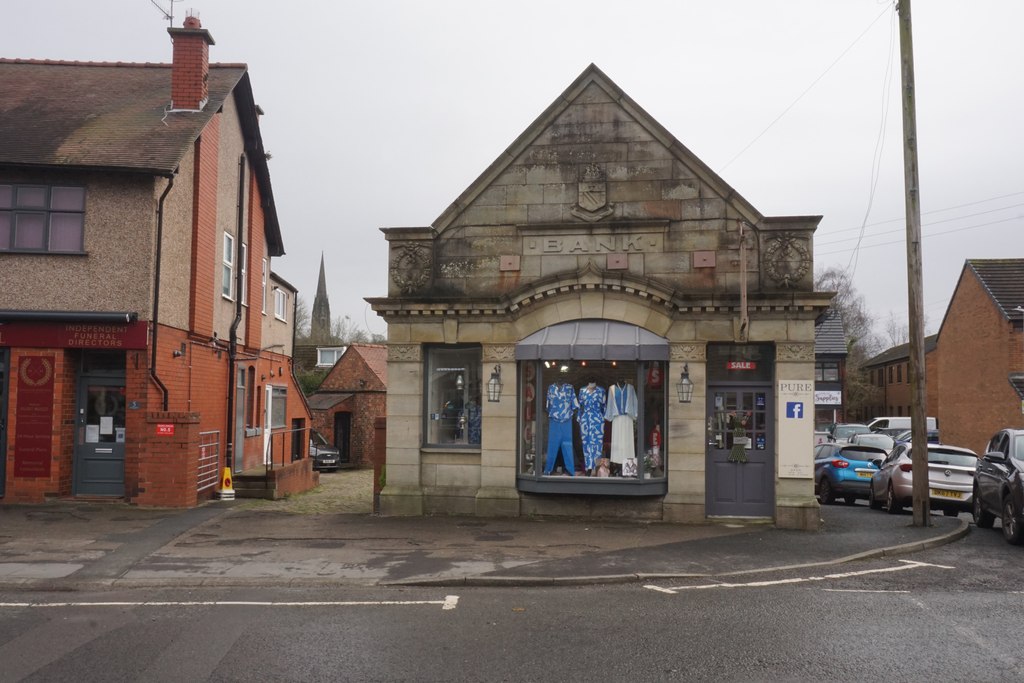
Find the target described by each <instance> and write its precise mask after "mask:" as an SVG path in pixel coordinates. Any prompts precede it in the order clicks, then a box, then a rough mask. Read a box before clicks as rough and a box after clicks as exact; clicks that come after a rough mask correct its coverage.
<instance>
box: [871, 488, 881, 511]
mask: <svg viewBox="0 0 1024 683" xmlns="http://www.w3.org/2000/svg"><path fill="white" fill-rule="evenodd" d="M868 507H869V508H871V509H872V510H881V509H882V501H880V500H878V499H877V498H875V489H874V487H873V486H869V487H868Z"/></svg>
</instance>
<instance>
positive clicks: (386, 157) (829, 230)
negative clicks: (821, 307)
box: [0, 0, 1024, 333]
mask: <svg viewBox="0 0 1024 683" xmlns="http://www.w3.org/2000/svg"><path fill="white" fill-rule="evenodd" d="M154 1H155V2H157V3H159V4H161V5H163V6H164V7H165V8H168V7H170V0H154ZM2 6H3V9H4V20H3V21H2V22H0V56H4V57H24V58H37V59H67V60H88V61H138V62H144V61H148V62H169V61H170V58H171V44H170V37H169V36H168V34H167V31H166V29H167V25H168V24H167V21H166V20H165V18H164V17H163V16H162V15H161V12H160V11H159V10H158V9H157V8H156V7H155V6H154V4H153V2H152V1H151V0H4V1H3V3H2ZM187 13H192V14H196V15H197V16H199V18H200V20H201V21H202V24H203V28H205V29H208V30H209V31H210V33H211V34H212V36H213V38H214V40H215V41H216V45H214V46H212V47H211V48H210V59H211V61H213V62H245V63H247V64H248V65H249V70H250V75H251V79H252V83H253V89H254V92H255V97H256V102H257V103H258V104H259V105H260V106H261V107H263V109H264V110H265V111H266V116H264V117H263V118H262V121H261V126H262V132H263V139H264V143H265V145H266V148H267V150H268V151H269V152H270V153H271V154H272V155H273V158H272V160H271V162H270V172H271V178H272V181H273V186H274V195H275V199H276V201H277V210H278V215H279V217H280V220H281V227H282V231H283V234H284V243H285V249H286V251H287V255H286V256H284V257H283V258H281V259H278V260H277V262H276V263H275V270H276V271H277V272H278V273H279V274H280V275H281V276H282V277H284V278H285V279H286V280H288V281H289V282H291V283H292V284H293V285H295V286H296V287H298V289H299V290H300V296H302V297H303V298H305V299H306V301H307V302H308V303H310V304H311V303H312V299H313V295H314V294H315V291H316V283H317V266H318V265H319V259H320V254H321V252H323V253H324V256H325V259H326V267H327V289H328V293H329V294H330V300H331V312H332V315H333V316H335V317H339V316H346V315H347V316H349V317H351V319H352V320H353V322H355V323H356V324H357V325H358V326H359V327H363V328H366V329H369V330H370V331H372V332H378V333H383V332H384V331H385V327H386V326H385V325H384V323H383V321H381V320H380V319H379V318H377V317H376V315H375V314H374V313H373V312H372V311H371V310H370V309H369V307H368V305H366V304H365V303H364V301H363V297H367V296H383V295H384V294H386V291H387V249H386V243H385V241H384V237H383V235H382V234H381V233H380V231H379V228H381V227H392V226H426V225H429V224H430V223H431V222H433V220H434V219H435V218H437V217H438V216H439V215H440V214H441V213H442V212H443V211H444V210H445V209H446V208H447V206H448V205H449V204H450V203H451V202H452V201H453V200H454V199H455V198H456V197H458V195H459V194H460V193H461V192H462V191H463V190H464V189H465V188H466V187H467V186H468V185H469V184H470V183H471V182H472V181H473V180H474V179H475V178H476V177H477V176H478V175H479V174H480V173H481V172H482V171H483V170H484V169H485V168H486V167H487V166H488V165H489V164H490V163H491V162H492V161H493V160H494V159H496V158H497V157H498V156H499V155H500V154H501V153H502V152H503V151H504V150H505V148H506V147H507V146H508V145H509V144H510V143H511V142H512V141H513V140H514V139H515V138H516V137H517V136H518V135H519V134H520V133H521V132H522V131H523V130H525V129H526V128H527V126H529V125H530V123H531V122H532V121H533V120H534V119H535V118H536V117H537V116H538V115H539V114H540V113H541V112H542V111H543V110H544V109H545V108H546V107H547V106H548V105H549V104H551V102H552V101H554V99H555V98H556V97H557V96H558V95H560V94H561V92H562V91H563V90H564V89H565V88H566V87H567V86H568V85H569V84H570V83H571V82H572V81H573V80H574V79H575V78H576V77H577V76H578V75H579V74H580V72H582V71H583V69H584V68H586V66H587V65H588V64H590V63H591V62H593V63H594V64H596V65H597V66H598V67H600V68H601V69H602V70H603V71H604V72H605V73H606V74H607V75H608V76H609V77H610V78H611V79H612V80H614V81H615V82H616V83H617V84H618V85H619V86H620V87H621V88H622V89H623V90H625V91H626V93H628V94H629V95H630V96H631V97H632V98H633V99H634V100H636V101H637V102H638V103H639V104H640V106H642V107H643V108H644V109H646V110H647V111H648V113H650V114H651V115H652V116H653V117H654V118H655V119H657V120H658V121H659V122H660V123H661V124H662V125H664V126H665V127H666V128H667V129H668V130H669V131H670V132H671V133H672V134H673V135H675V137H676V138H677V139H679V140H680V142H682V143H683V144H684V145H686V146H687V147H689V148H690V150H692V151H693V152H694V153H695V154H696V155H697V156H699V157H700V158H701V159H703V161H704V162H705V163H707V164H708V165H709V166H710V167H711V168H712V169H713V170H715V171H716V172H717V173H719V174H720V175H721V176H722V177H723V178H724V179H725V181H726V182H728V183H729V184H730V185H731V186H732V187H734V188H735V189H736V190H737V191H738V192H739V193H740V194H742V195H743V196H744V197H746V199H747V200H749V201H750V202H752V203H753V204H754V206H756V207H757V208H758V210H759V211H760V212H761V213H762V214H764V215H767V216H781V215H807V214H821V215H823V216H824V219H823V220H822V221H821V225H820V227H819V229H818V232H817V233H816V235H815V258H814V263H815V269H816V270H819V271H820V270H821V269H822V268H825V267H828V266H831V265H840V266H843V267H846V266H848V265H850V264H855V265H856V270H855V275H854V282H855V284H856V287H857V289H858V291H859V292H860V293H861V294H862V295H863V296H864V298H865V300H866V302H867V304H868V305H869V307H870V308H871V309H872V310H873V311H874V313H875V314H876V315H877V317H878V319H879V322H880V325H879V331H881V327H882V323H884V321H885V320H886V319H887V318H888V317H889V315H890V313H892V314H894V315H895V316H896V317H898V318H899V319H900V320H901V321H904V322H905V320H906V309H907V303H906V302H907V293H906V292H907V278H906V247H905V241H904V236H905V228H904V225H905V223H904V220H903V216H904V199H903V197H904V187H903V156H902V120H901V108H900V107H901V104H900V85H899V81H900V76H899V38H898V30H897V20H896V10H895V6H894V3H892V2H880V1H879V0H827V1H824V0H714V1H712V0H704V1H703V2H695V1H693V0H665V1H663V2H660V1H659V2H655V1H653V0H652V1H644V0H634V2H631V3H623V2H606V1H603V0H588V1H586V2H579V1H576V0H571V1H570V0H565V1H559V0H517V2H501V3H496V2H494V3H492V2H488V1H486V0H473V1H470V0H466V1H464V2H456V1H452V0H430V1H424V0H415V1H413V0H410V1H398V0H395V1H388V0H364V1H362V2H349V1H348V0H338V1H333V0H332V1H328V0H288V1H287V2H273V3H272V2H266V1H264V0H187V2H175V3H174V25H175V26H180V25H181V21H182V19H183V18H184V17H185V15H186V14H187ZM913 21H914V27H913V28H914V60H915V68H916V80H917V118H918V132H919V153H920V176H921V203H922V212H923V217H922V223H923V225H924V227H923V234H924V242H923V244H924V251H923V254H924V269H925V278H924V287H925V289H924V301H925V313H926V315H927V318H928V331H929V332H934V331H937V329H938V326H939V324H940V323H941V321H942V316H943V314H944V313H945V309H946V305H947V304H948V301H949V298H950V296H951V295H952V292H953V288H954V286H955V285H956V281H957V278H958V276H959V274H960V271H961V269H962V267H963V263H964V260H965V259H968V258H1005V257H1014V258H1021V257H1024V124H1022V121H1024V106H1022V105H1024V87H1022V86H1024V75H1022V74H1024V40H1021V38H1020V32H1021V30H1022V27H1024V2H1022V1H1021V0H976V1H975V2H962V1H960V2H954V1H953V0H918V1H917V2H915V3H914V6H913ZM0 96H2V93H0ZM865 223H866V228H865V229H864V234H863V240H862V241H861V242H860V249H859V251H855V247H856V245H857V242H858V240H857V238H858V235H859V233H860V228H861V226H862V225H863V224H865ZM1021 303H1022V304H1024V302H1021Z"/></svg>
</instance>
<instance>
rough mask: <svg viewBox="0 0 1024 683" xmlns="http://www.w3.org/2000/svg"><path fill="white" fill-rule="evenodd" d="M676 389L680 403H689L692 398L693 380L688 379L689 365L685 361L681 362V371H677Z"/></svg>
mask: <svg viewBox="0 0 1024 683" xmlns="http://www.w3.org/2000/svg"><path fill="white" fill-rule="evenodd" d="M676 391H678V392H679V402H680V403H689V402H690V401H692V400H693V382H691V381H690V366H689V364H687V363H683V371H682V372H681V373H679V384H677V385H676Z"/></svg>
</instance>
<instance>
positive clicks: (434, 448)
mask: <svg viewBox="0 0 1024 683" xmlns="http://www.w3.org/2000/svg"><path fill="white" fill-rule="evenodd" d="M452 451H455V452H458V453H477V454H479V453H480V451H481V449H480V445H479V444H470V445H467V444H458V443H453V444H450V445H447V446H445V445H439V444H430V445H429V446H421V447H420V452H422V453H451V452H452Z"/></svg>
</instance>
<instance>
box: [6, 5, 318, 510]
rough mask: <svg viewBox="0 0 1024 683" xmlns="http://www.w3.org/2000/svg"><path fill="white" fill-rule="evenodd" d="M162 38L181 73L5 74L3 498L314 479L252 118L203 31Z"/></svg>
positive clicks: (245, 77) (241, 77) (299, 484)
mask: <svg viewBox="0 0 1024 683" xmlns="http://www.w3.org/2000/svg"><path fill="white" fill-rule="evenodd" d="M168 32H169V33H170V36H171V40H172V43H173V64H151V63H147V64H126V63H95V62H56V61H48V60H47V61H35V60H16V59H5V60H0V90H2V91H3V93H4V96H3V98H2V99H0V273H3V278H4V282H5V284H6V285H7V286H5V287H2V288H0V456H2V457H0V464H2V466H0V495H2V496H3V497H4V500H5V501H7V502H26V503H32V502H41V501H44V500H46V499H48V498H53V497H69V496H77V497H90V498H91V497H104V498H115V499H124V500H127V501H129V502H131V503H134V504H139V505H158V506H177V507H188V506H193V505H196V504H198V503H200V502H202V501H204V500H206V499H208V498H210V497H212V496H213V495H214V494H215V492H216V490H217V488H218V486H219V485H220V483H221V478H222V476H224V475H225V469H227V468H230V470H229V472H232V471H233V472H234V473H241V472H242V471H243V470H245V469H246V468H255V467H259V468H266V467H268V466H272V467H273V468H274V469H275V470H276V476H275V478H276V481H277V482H278V485H279V486H280V487H281V488H280V490H281V491H285V490H302V489H305V488H310V487H311V486H313V485H314V483H315V473H313V472H312V471H311V468H310V467H309V463H308V460H304V461H301V462H296V463H293V462H292V461H293V458H294V457H296V456H299V457H301V455H302V454H303V453H304V450H303V449H304V444H305V439H304V438H293V433H295V432H294V430H304V429H306V428H307V427H308V423H309V419H310V416H309V412H308V408H307V406H306V404H305V403H304V401H303V399H302V396H301V393H300V391H299V390H298V388H297V385H296V383H295V382H294V380H293V375H292V370H291V345H292V323H293V316H294V301H295V296H296V290H295V288H294V287H293V286H291V285H290V284H288V283H287V282H286V281H284V280H283V279H281V278H280V277H278V276H277V275H275V274H274V273H273V270H272V266H271V261H272V259H273V258H275V257H280V256H282V255H283V254H284V246H283V242H282V238H281V230H280V225H279V223H278V216H277V210H276V206H275V203H274V195H273V191H272V187H271V183H270V175H269V172H268V168H267V156H266V154H265V152H264V148H263V141H262V138H261V135H260V126H259V116H260V115H261V114H262V111H261V110H260V108H259V107H258V106H256V104H255V102H254V100H253V93H252V88H251V83H250V80H249V74H248V70H247V67H246V66H245V65H244V64H210V63H209V59H208V57H209V46H210V45H213V44H214V41H213V38H212V36H211V35H210V33H209V32H208V31H206V30H205V29H203V28H202V27H201V25H200V23H199V21H198V19H196V18H194V17H188V18H187V19H186V20H185V23H184V27H183V28H170V29H168ZM303 433H304V432H303ZM225 488H227V487H225Z"/></svg>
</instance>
